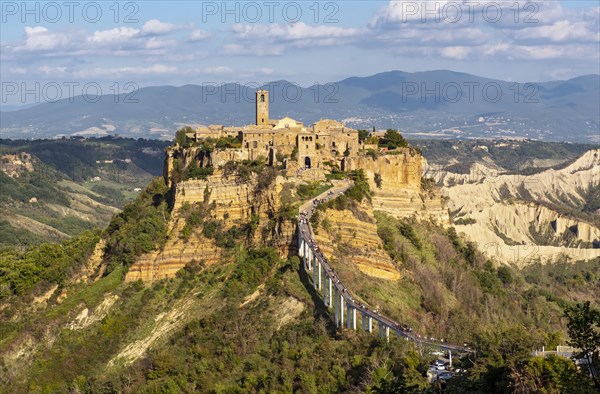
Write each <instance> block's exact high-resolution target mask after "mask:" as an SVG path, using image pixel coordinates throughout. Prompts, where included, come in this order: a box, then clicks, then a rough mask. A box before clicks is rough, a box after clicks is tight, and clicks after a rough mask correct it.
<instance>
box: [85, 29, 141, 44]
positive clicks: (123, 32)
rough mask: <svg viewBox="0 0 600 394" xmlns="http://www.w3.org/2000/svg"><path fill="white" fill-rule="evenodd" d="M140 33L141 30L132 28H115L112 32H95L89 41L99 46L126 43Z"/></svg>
mask: <svg viewBox="0 0 600 394" xmlns="http://www.w3.org/2000/svg"><path fill="white" fill-rule="evenodd" d="M139 33H140V30H139V29H134V28H132V27H115V28H113V29H110V30H98V31H95V32H94V34H92V35H91V36H90V37H88V39H87V40H88V42H91V43H98V44H105V43H115V42H124V41H128V40H130V39H131V38H133V37H136V36H137V35H138V34H139Z"/></svg>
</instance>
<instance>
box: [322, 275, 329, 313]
mask: <svg viewBox="0 0 600 394" xmlns="http://www.w3.org/2000/svg"><path fill="white" fill-rule="evenodd" d="M328 280H329V278H328V277H325V288H324V289H323V303H324V304H325V308H327V307H328V306H329V294H328V293H327V290H329V286H327V281H328Z"/></svg>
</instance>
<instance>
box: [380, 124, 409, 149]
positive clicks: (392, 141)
mask: <svg viewBox="0 0 600 394" xmlns="http://www.w3.org/2000/svg"><path fill="white" fill-rule="evenodd" d="M381 143H382V144H383V145H385V146H387V147H388V149H396V148H399V147H407V146H408V142H407V141H406V139H405V138H404V137H403V136H402V134H400V133H399V132H398V130H394V129H387V131H386V132H385V134H384V136H383V141H381Z"/></svg>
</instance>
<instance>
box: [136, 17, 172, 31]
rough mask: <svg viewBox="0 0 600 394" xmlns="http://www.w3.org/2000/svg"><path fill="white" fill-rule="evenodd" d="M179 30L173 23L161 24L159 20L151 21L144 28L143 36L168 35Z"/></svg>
mask: <svg viewBox="0 0 600 394" xmlns="http://www.w3.org/2000/svg"><path fill="white" fill-rule="evenodd" d="M176 29H177V26H175V25H173V24H171V23H165V22H161V21H159V20H158V19H150V20H149V21H148V22H146V23H144V27H142V33H143V34H157V35H158V34H166V33H170V32H172V31H174V30H176Z"/></svg>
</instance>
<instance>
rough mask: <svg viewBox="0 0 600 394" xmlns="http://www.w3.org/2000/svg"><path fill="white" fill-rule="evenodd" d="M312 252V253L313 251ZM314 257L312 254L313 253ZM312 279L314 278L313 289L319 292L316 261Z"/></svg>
mask: <svg viewBox="0 0 600 394" xmlns="http://www.w3.org/2000/svg"><path fill="white" fill-rule="evenodd" d="M311 252H312V251H311ZM311 255H312V253H311ZM312 274H313V275H312V277H313V287H314V288H315V290H317V289H318V288H319V284H318V283H317V267H316V266H315V264H314V261H313V262H312Z"/></svg>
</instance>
